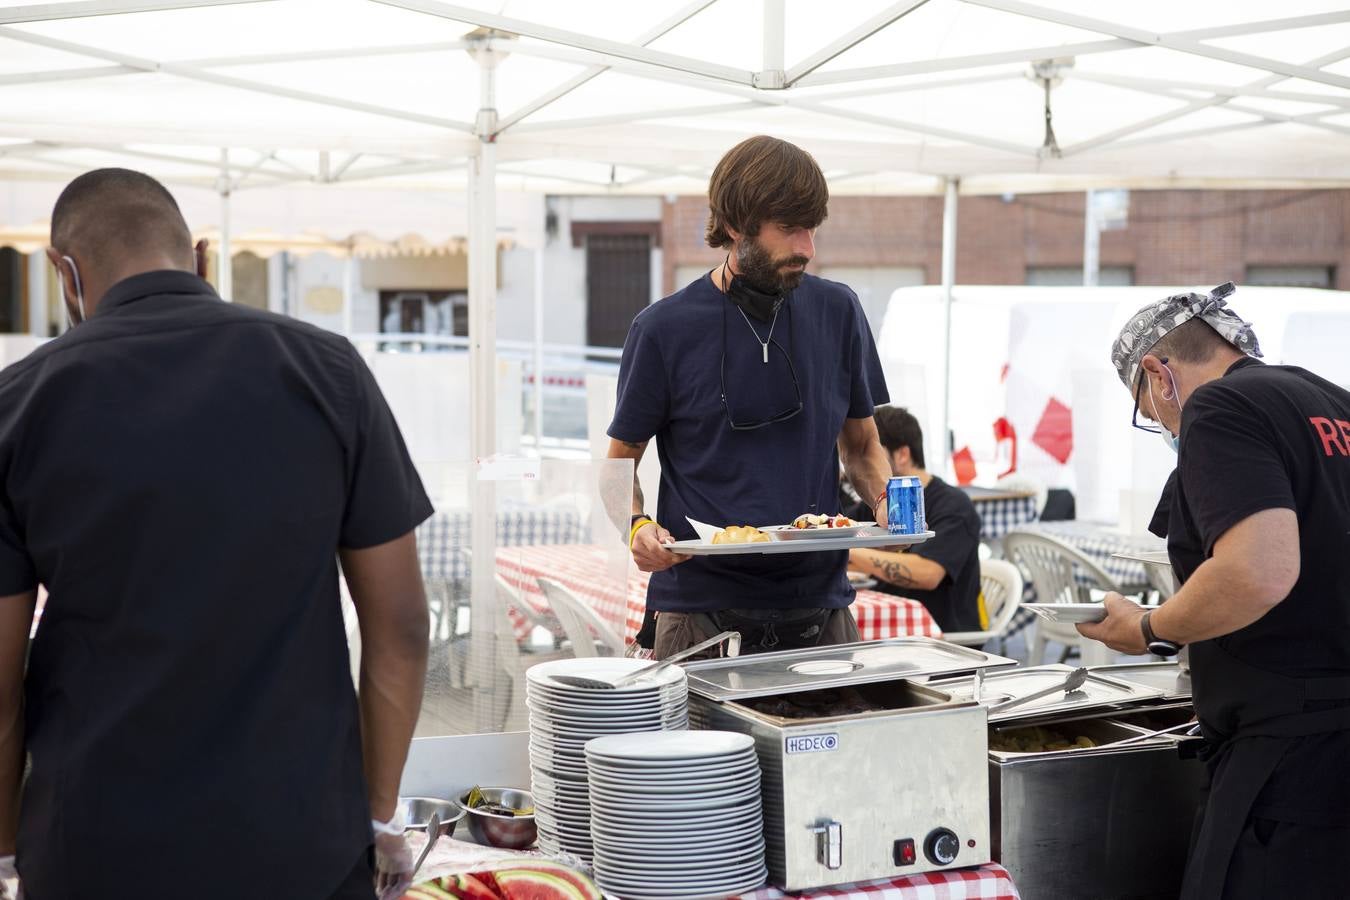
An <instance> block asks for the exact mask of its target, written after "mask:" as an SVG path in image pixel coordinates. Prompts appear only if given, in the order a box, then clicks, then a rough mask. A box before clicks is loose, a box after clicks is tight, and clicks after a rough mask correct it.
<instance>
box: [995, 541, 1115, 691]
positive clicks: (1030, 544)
mask: <svg viewBox="0 0 1350 900" xmlns="http://www.w3.org/2000/svg"><path fill="white" fill-rule="evenodd" d="M1003 549H1004V555H1005V556H1006V558H1008V559H1010V560H1012V561H1013V562H1015V563H1017V564H1018V565H1019V566H1021V567H1022V569H1023V570H1024V571H1025V572H1026V573H1027V575H1028V576H1029V577H1030V579H1031V585H1032V587H1034V588H1035V589H1036V602H1038V603H1091V602H1092V599H1093V598H1092V592H1093V591H1116V592H1117V593H1125V592H1124V591H1122V590H1121V587H1120V585H1119V584H1117V583H1116V580H1115V579H1114V578H1112V577H1111V576H1110V575H1108V574H1107V573H1106V570H1104V569H1103V568H1102V567H1101V566H1099V565H1097V563H1096V562H1094V561H1093V560H1092V559H1091V558H1090V557H1088V556H1085V555H1084V554H1083V553H1081V552H1080V551H1079V550H1078V549H1077V548H1076V547H1073V546H1071V545H1070V544H1066V543H1064V542H1063V541H1059V540H1056V539H1054V538H1052V537H1046V536H1045V535H1043V534H1033V533H1031V532H1027V531H1010V532H1008V534H1006V535H1004V536H1003ZM1035 628H1036V637H1035V638H1034V639H1033V641H1032V646H1031V658H1030V662H1031V664H1032V665H1037V664H1041V663H1044V662H1045V645H1046V643H1047V642H1048V641H1056V642H1058V643H1061V644H1064V645H1065V646H1066V647H1077V648H1078V653H1079V656H1080V657H1081V659H1082V663H1083V665H1085V666H1086V665H1103V664H1106V663H1109V662H1110V661H1111V660H1112V658H1113V654H1112V652H1111V650H1110V649H1109V648H1108V647H1107V646H1106V645H1104V644H1101V643H1099V642H1097V641H1090V640H1085V639H1084V638H1083V636H1082V635H1080V634H1079V633H1078V630H1077V629H1076V628H1074V627H1073V626H1072V625H1061V624H1059V623H1056V622H1047V621H1045V620H1044V619H1037V620H1036V625H1035Z"/></svg>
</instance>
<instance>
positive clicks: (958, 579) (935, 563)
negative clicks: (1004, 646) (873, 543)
mask: <svg viewBox="0 0 1350 900" xmlns="http://www.w3.org/2000/svg"><path fill="white" fill-rule="evenodd" d="M876 422H877V433H878V434H879V435H880V437H881V446H883V447H885V448H886V454H887V455H888V456H889V457H890V462H891V472H892V474H894V475H913V476H916V477H917V478H918V479H919V481H920V482H922V483H923V503H924V510H925V512H926V514H927V518H928V529H929V530H930V531H932V532H933V534H934V536H933V537H932V538H930V539H929V540H927V541H925V542H924V543H922V544H916V545H915V546H913V547H911V548H910V549H909V550H908V551H907V552H904V553H894V552H891V551H888V550H850V551H849V554H848V565H849V568H850V569H853V570H855V571H859V572H865V573H866V574H868V575H871V576H873V577H874V578H876V579H877V582H878V584H877V590H881V591H885V592H886V593H888V594H896V595H898V596H901V597H908V598H910V599H911V600H918V601H919V602H920V603H922V604H923V605H924V606H925V607H927V608H928V611H929V612H930V613H931V614H932V616H933V618H934V619H935V620H937V623H938V627H939V628H941V629H942V630H943V631H953V632H955V631H979V630H980V629H981V628H982V627H983V625H982V624H981V622H980V619H981V616H980V606H979V597H980V552H979V551H980V516H979V514H978V513H976V512H975V504H973V503H971V502H970V498H969V497H967V496H966V495H965V493H964V492H963V491H961V490H959V489H958V488H954V487H952V486H951V485H949V484H947V483H946V482H945V481H943V480H942V479H941V478H938V477H937V476H936V475H933V474H930V473H929V472H928V471H927V470H926V469H925V468H924V459H923V431H922V430H921V429H920V428H919V420H918V419H916V418H914V416H912V415H911V414H910V413H909V411H908V410H906V409H901V408H899V407H894V406H879V407H877V411H876ZM855 512H856V513H857V515H854V513H853V512H851V513H850V516H851V517H853V518H861V519H865V518H867V509H866V508H865V507H864V508H862V509H858V510H856V511H855Z"/></svg>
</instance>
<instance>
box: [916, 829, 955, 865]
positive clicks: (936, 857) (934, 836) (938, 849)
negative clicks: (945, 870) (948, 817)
mask: <svg viewBox="0 0 1350 900" xmlns="http://www.w3.org/2000/svg"><path fill="white" fill-rule="evenodd" d="M960 850H961V839H960V838H958V837H957V836H956V832H954V831H952V830H951V829H950V828H934V829H933V830H932V831H930V832H928V837H926V838H924V840H923V855H924V856H926V857H928V860H929V862H931V863H933V865H936V866H950V865H951V864H952V863H954V862H956V854H957V853H958V852H960Z"/></svg>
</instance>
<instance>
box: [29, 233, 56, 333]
mask: <svg viewBox="0 0 1350 900" xmlns="http://www.w3.org/2000/svg"><path fill="white" fill-rule="evenodd" d="M48 265H49V263H48V262H47V254H45V253H41V252H38V251H35V252H33V253H30V254H28V333H29V334H31V335H32V336H33V337H39V338H45V337H47V327H48V325H47V323H48V322H49V321H50V320H51V313H50V312H48V309H47V266H48Z"/></svg>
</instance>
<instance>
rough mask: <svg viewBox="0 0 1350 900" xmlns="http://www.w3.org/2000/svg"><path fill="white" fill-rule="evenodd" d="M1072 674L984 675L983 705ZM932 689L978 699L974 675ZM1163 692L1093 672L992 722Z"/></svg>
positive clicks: (1049, 669)
mask: <svg viewBox="0 0 1350 900" xmlns="http://www.w3.org/2000/svg"><path fill="white" fill-rule="evenodd" d="M1072 671H1073V667H1072V666H1063V665H1052V666H1034V667H1031V668H1023V669H1009V670H1007V671H1003V672H993V673H990V674H988V675H986V676H984V685H983V687H982V688H981V690H980V698H979V702H980V704H981V705H983V706H987V707H992V706H997V705H998V704H999V703H1002V702H1003V701H1005V700H1012V699H1014V698H1016V697H1024V696H1026V695H1027V694H1033V693H1035V692H1036V691H1039V690H1042V689H1044V688H1048V687H1053V686H1054V685H1057V684H1060V683H1062V682H1063V681H1064V679H1065V678H1067V677H1068V675H1069V673H1070V672H1072ZM929 686H930V687H932V688H934V689H935V690H939V691H944V692H946V693H948V694H951V695H952V699H954V700H957V699H959V700H970V699H973V698H974V693H975V679H974V677H973V676H972V677H968V678H967V677H962V678H950V679H946V680H944V681H934V682H931V683H930V684H929ZM689 687H690V690H693V679H692V678H691V679H690V684H689ZM1162 693H1163V692H1162V690H1161V689H1159V688H1155V687H1148V686H1146V685H1143V684H1135V683H1133V682H1129V681H1124V680H1121V679H1117V678H1110V677H1107V676H1105V675H1102V674H1100V673H1098V672H1097V671H1089V672H1088V676H1087V680H1086V681H1085V682H1084V683H1083V686H1082V687H1081V688H1080V689H1078V690H1076V691H1074V692H1072V693H1070V694H1064V693H1063V692H1059V693H1055V694H1050V695H1049V696H1046V697H1042V698H1040V699H1039V700H1032V701H1031V702H1029V703H1024V704H1022V705H1020V706H1015V707H1012V708H1011V709H1008V710H1007V711H1005V712H993V711H991V712H990V713H989V721H990V722H1016V721H1025V720H1029V719H1039V718H1043V717H1044V716H1046V715H1047V714H1050V713H1062V712H1078V711H1080V710H1086V709H1101V708H1107V709H1109V708H1111V707H1116V706H1120V705H1122V704H1129V703H1134V702H1137V701H1140V700H1151V699H1153V698H1156V697H1159V696H1161V695H1162Z"/></svg>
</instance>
